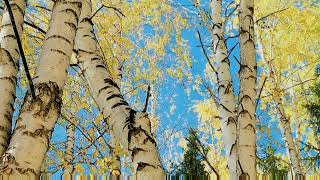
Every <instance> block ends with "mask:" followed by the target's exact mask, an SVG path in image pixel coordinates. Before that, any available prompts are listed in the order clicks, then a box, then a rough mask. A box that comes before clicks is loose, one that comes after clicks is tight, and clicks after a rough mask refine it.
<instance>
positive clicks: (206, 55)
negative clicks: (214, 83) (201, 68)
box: [197, 30, 217, 73]
mask: <svg viewBox="0 0 320 180" xmlns="http://www.w3.org/2000/svg"><path fill="white" fill-rule="evenodd" d="M197 33H198V36H199V40H200V45H201V48H202V51H203V54H204V55H205V57H206V59H207V61H208V63H209V65H210V66H211V68H212V70H213V71H214V72H215V73H216V72H217V71H216V70H215V68H214V66H213V64H212V63H211V61H210V58H209V56H208V54H207V52H206V50H205V48H204V45H203V42H202V38H201V35H200V32H199V30H198V31H197Z"/></svg>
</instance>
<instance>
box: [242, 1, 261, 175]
mask: <svg viewBox="0 0 320 180" xmlns="http://www.w3.org/2000/svg"><path fill="white" fill-rule="evenodd" d="M253 15H254V1H253V0H241V1H240V14H239V22H240V55H241V67H240V70H239V73H240V97H239V107H238V130H239V132H238V133H239V135H238V136H239V137H238V145H239V147H238V148H239V149H238V151H239V152H238V155H239V165H240V168H241V171H242V172H241V174H243V175H249V177H250V180H255V179H256V178H257V171H256V94H257V93H256V83H257V62H256V49H255V41H254V20H253Z"/></svg>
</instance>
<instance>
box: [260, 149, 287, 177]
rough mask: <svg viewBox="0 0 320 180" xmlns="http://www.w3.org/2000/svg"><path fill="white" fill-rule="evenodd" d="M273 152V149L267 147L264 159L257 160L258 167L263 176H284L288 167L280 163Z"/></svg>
mask: <svg viewBox="0 0 320 180" xmlns="http://www.w3.org/2000/svg"><path fill="white" fill-rule="evenodd" d="M275 151H276V149H275V148H274V147H272V146H270V145H268V147H267V149H266V150H265V157H262V158H260V159H258V167H259V169H261V171H262V173H263V174H271V175H272V176H273V177H275V176H283V175H286V174H287V173H288V171H289V166H288V165H287V164H285V163H283V162H282V161H281V158H280V157H278V156H277V155H276V153H275Z"/></svg>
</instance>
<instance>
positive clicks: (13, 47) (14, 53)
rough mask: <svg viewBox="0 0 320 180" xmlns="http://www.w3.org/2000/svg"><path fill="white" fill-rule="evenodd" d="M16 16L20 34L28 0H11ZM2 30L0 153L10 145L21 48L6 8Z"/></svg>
mask: <svg viewBox="0 0 320 180" xmlns="http://www.w3.org/2000/svg"><path fill="white" fill-rule="evenodd" d="M9 3H10V7H11V9H12V13H13V16H14V18H15V23H16V27H17V30H18V33H19V35H20V36H21V33H22V26H23V18H24V13H25V9H26V6H27V2H26V1H24V0H12V1H10V2H9ZM1 22H2V23H1V28H0V29H1V32H0V37H1V39H0V92H1V98H0V155H2V154H3V153H4V152H5V150H6V148H7V147H8V143H9V142H8V141H9V136H10V133H11V124H12V115H13V111H14V109H13V104H14V101H15V96H16V95H15V94H16V85H17V75H18V70H19V61H18V60H19V57H20V54H19V49H18V44H17V41H16V36H15V33H14V31H13V26H12V24H11V20H10V15H9V12H8V10H7V8H6V10H5V11H4V13H3V18H2V21H1Z"/></svg>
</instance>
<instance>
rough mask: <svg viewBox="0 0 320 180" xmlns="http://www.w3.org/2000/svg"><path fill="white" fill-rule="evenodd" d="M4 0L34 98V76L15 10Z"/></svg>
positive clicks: (7, 0)
mask: <svg viewBox="0 0 320 180" xmlns="http://www.w3.org/2000/svg"><path fill="white" fill-rule="evenodd" d="M4 2H5V4H6V6H7V8H8V12H9V15H10V20H11V24H12V27H13V31H14V34H15V36H16V39H17V44H18V48H19V52H20V55H21V59H22V62H23V67H24V70H25V72H26V76H27V79H28V81H29V86H30V91H31V95H32V98H33V99H35V98H36V94H35V92H34V85H33V82H32V78H31V76H30V73H29V68H28V63H27V60H26V57H25V55H24V52H23V48H22V43H21V40H20V36H19V32H18V29H17V26H16V22H15V20H14V16H13V12H12V9H11V7H10V3H9V0H4Z"/></svg>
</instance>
